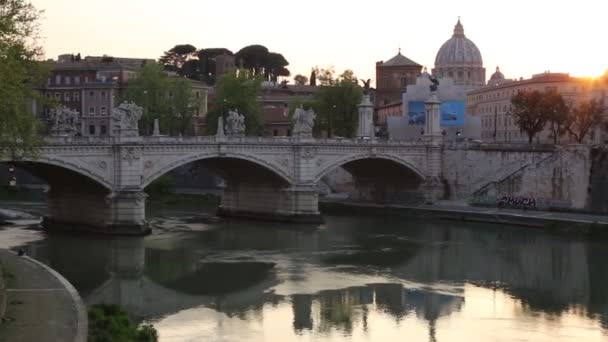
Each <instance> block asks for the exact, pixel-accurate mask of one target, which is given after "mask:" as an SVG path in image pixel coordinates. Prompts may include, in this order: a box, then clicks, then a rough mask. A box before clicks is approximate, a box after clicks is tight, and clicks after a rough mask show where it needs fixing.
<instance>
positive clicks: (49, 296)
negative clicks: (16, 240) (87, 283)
mask: <svg viewBox="0 0 608 342" xmlns="http://www.w3.org/2000/svg"><path fill="white" fill-rule="evenodd" d="M0 262H1V263H2V268H3V273H4V278H5V280H6V283H5V290H6V303H7V307H6V315H5V319H4V322H3V323H2V325H0V341H20V342H29V341H32V342H34V341H36V342H37V341H41V340H47V341H74V342H84V341H86V339H87V324H88V323H87V312H86V308H85V306H84V304H83V302H82V300H81V298H80V296H79V295H78V292H77V291H76V289H74V287H73V286H72V285H71V284H70V283H69V282H68V281H67V280H66V279H65V278H64V277H62V276H61V275H60V274H59V273H57V272H55V271H54V270H53V269H51V268H50V267H48V266H46V265H45V264H42V263H41V262H39V261H37V260H34V259H32V258H29V257H27V256H22V257H20V256H17V255H16V254H15V253H14V252H13V251H10V250H6V249H0Z"/></svg>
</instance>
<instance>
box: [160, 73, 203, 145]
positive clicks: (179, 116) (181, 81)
mask: <svg viewBox="0 0 608 342" xmlns="http://www.w3.org/2000/svg"><path fill="white" fill-rule="evenodd" d="M196 101H197V100H196V98H195V97H194V96H193V94H192V83H191V82H190V81H189V80H187V79H185V78H175V79H169V106H170V108H169V109H170V110H169V115H170V116H171V119H170V120H167V122H165V125H166V126H167V128H168V130H169V132H170V134H173V135H178V134H181V135H192V134H193V133H194V132H193V130H194V127H193V123H194V108H196V107H198V103H196Z"/></svg>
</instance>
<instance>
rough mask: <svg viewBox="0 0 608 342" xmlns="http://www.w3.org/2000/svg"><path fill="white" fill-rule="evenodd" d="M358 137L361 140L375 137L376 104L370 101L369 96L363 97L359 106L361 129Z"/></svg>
mask: <svg viewBox="0 0 608 342" xmlns="http://www.w3.org/2000/svg"><path fill="white" fill-rule="evenodd" d="M357 136H358V137H360V138H364V137H369V138H373V137H374V136H375V132H374V104H373V103H372V102H371V101H370V99H369V95H367V94H366V95H363V99H362V100H361V104H359V128H358V129H357Z"/></svg>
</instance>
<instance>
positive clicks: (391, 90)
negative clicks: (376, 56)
mask: <svg viewBox="0 0 608 342" xmlns="http://www.w3.org/2000/svg"><path fill="white" fill-rule="evenodd" d="M421 70H422V65H420V64H418V63H416V62H414V61H412V60H411V59H409V58H407V57H405V56H404V55H402V54H401V49H399V53H397V55H396V56H395V57H393V58H391V59H389V60H388V61H386V62H384V61H380V62H376V101H375V104H376V106H377V107H378V106H383V105H387V104H389V103H392V102H399V101H401V94H402V93H404V92H406V91H407V86H408V85H409V84H414V83H416V78H417V77H418V76H419V75H420V72H421Z"/></svg>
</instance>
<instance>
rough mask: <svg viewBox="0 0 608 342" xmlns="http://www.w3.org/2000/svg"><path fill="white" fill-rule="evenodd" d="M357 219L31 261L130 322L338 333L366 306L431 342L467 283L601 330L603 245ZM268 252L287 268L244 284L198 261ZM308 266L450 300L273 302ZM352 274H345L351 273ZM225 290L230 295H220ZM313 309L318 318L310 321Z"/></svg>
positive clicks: (373, 287)
mask: <svg viewBox="0 0 608 342" xmlns="http://www.w3.org/2000/svg"><path fill="white" fill-rule="evenodd" d="M369 220H371V219H367V220H366V219H363V218H362V219H361V220H357V223H355V224H354V225H353V221H352V220H342V219H340V218H336V219H334V221H333V222H331V225H332V228H331V229H326V230H322V231H308V232H306V231H302V230H288V229H285V230H275V229H262V228H260V229H258V228H257V227H255V226H248V228H247V229H246V230H245V229H233V228H230V227H222V229H216V230H212V231H207V232H199V233H196V234H185V235H182V236H179V235H176V236H171V237H168V238H158V239H154V240H143V239H136V238H135V239H118V240H106V239H100V240H92V239H79V238H72V237H67V236H55V235H51V236H49V238H48V240H47V242H46V244H45V245H42V246H40V247H38V248H33V249H32V252H33V253H34V256H36V257H38V258H40V259H42V260H47V262H49V263H50V264H51V266H52V267H54V268H55V269H57V270H58V271H59V272H60V273H62V274H64V275H65V276H66V277H67V278H68V279H69V280H70V281H71V282H73V283H74V284H75V285H76V287H77V288H79V289H80V291H81V293H82V294H83V297H84V299H85V301H86V302H87V303H90V304H92V303H98V302H111V303H118V304H121V305H124V306H126V307H127V308H128V309H129V310H130V311H131V312H133V313H136V314H137V315H139V316H141V317H150V316H166V315H169V314H172V313H175V312H177V311H180V310H183V309H187V308H193V307H198V306H204V307H207V308H211V309H214V310H216V311H218V312H222V313H225V314H227V315H229V316H239V315H240V314H241V313H243V312H245V311H254V312H255V311H258V312H260V313H261V310H262V308H263V307H264V305H266V304H268V303H277V302H283V301H289V300H290V301H291V305H292V307H293V314H294V321H293V328H294V329H295V330H296V331H302V330H307V329H308V330H310V329H321V330H322V329H330V328H335V329H339V330H341V331H344V332H348V331H350V330H352V327H353V324H355V323H356V324H359V323H360V324H363V325H365V324H366V321H367V314H368V313H367V312H366V310H368V307H370V305H371V306H373V307H375V308H376V309H379V310H381V311H383V312H385V313H386V314H388V315H391V316H392V317H394V318H395V319H396V320H399V319H401V318H402V317H405V316H407V315H412V314H415V315H416V316H417V317H419V318H420V319H424V320H426V321H427V322H428V324H429V331H430V335H431V336H433V333H432V332H433V331H434V325H435V322H436V321H437V320H439V319H441V317H446V316H449V315H451V314H452V313H454V312H458V311H460V310H461V308H462V307H463V305H466V303H465V301H464V300H465V298H463V293H462V292H458V289H459V288H460V289H461V287H460V285H462V284H463V283H474V284H478V285H481V286H485V287H488V288H496V289H499V290H501V291H505V292H507V293H509V294H511V295H512V296H514V297H515V298H516V299H519V300H520V301H521V302H522V303H523V304H524V308H525V309H527V310H530V311H540V312H548V313H553V314H558V315H559V314H561V313H563V312H565V311H567V310H569V309H571V308H573V307H578V308H584V310H581V311H580V312H585V313H586V314H588V315H590V316H592V315H597V316H598V317H599V319H600V320H601V321H602V322H603V324H604V326H607V324H606V323H608V320H607V318H606V317H608V309H607V308H608V295H607V294H606V293H605V289H606V288H608V286H607V285H608V276H607V275H606V272H605V269H603V268H604V266H603V265H601V264H599V262H598V260H603V259H605V258H606V257H607V256H608V248H606V247H605V246H602V245H598V244H590V243H586V242H583V241H566V240H563V239H560V238H553V237H548V236H546V235H542V234H539V233H537V232H529V231H521V230H511V229H506V228H505V229H501V230H488V229H482V230H474V229H459V228H446V227H445V225H441V226H439V225H433V224H431V223H425V224H424V226H423V225H422V224H420V223H415V222H413V223H408V224H400V227H399V229H400V231H396V230H395V227H391V225H390V224H388V223H387V225H385V226H382V225H378V224H375V225H374V224H371V225H370V224H369V222H368V221H369ZM376 220H377V219H376ZM346 225H348V227H346ZM340 246H343V247H340ZM244 251H249V252H251V251H254V252H251V253H249V255H250V256H251V258H250V259H246V260H245V259H240V258H239V257H238V256H239V255H243V254H244ZM272 254H274V255H277V254H280V255H281V258H282V260H283V261H284V262H285V263H287V264H286V265H279V266H280V267H279V269H278V270H276V271H272V270H266V271H264V272H261V274H263V276H261V277H259V278H255V279H253V280H252V281H251V282H244V281H243V280H242V279H238V278H235V275H234V273H235V272H232V274H229V273H226V272H222V269H221V267H220V268H209V267H207V266H208V263H207V262H204V261H209V260H215V261H217V260H222V261H223V262H232V263H236V264H238V263H239V262H243V265H244V266H243V267H242V268H241V269H239V271H238V272H236V273H241V274H251V272H252V271H251V270H252V269H254V268H255V267H261V266H254V265H256V264H255V263H251V261H256V260H259V259H262V258H263V259H265V260H266V258H267V256H268V255H272ZM386 255H388V256H390V258H388V259H390V260H388V261H390V262H388V261H387V258H386ZM361 256H364V258H362V257H361ZM202 261H203V262H202ZM308 264H312V265H316V266H320V267H321V268H324V267H332V266H333V265H336V264H341V265H355V266H357V265H359V264H363V265H370V264H372V265H373V264H377V265H378V266H379V268H378V270H379V271H381V272H382V273H384V274H386V275H387V276H389V277H390V278H394V279H397V278H401V279H407V280H409V281H412V282H415V283H417V284H448V285H449V286H448V287H450V288H451V289H454V288H455V289H456V290H455V291H452V292H451V293H450V292H449V291H447V292H445V291H444V292H442V291H435V290H423V289H420V288H418V289H412V288H410V287H409V286H407V287H404V286H403V285H402V284H398V283H396V282H395V283H389V284H368V285H365V284H361V286H348V285H347V286H343V287H340V286H336V288H337V290H323V291H320V292H317V291H316V290H315V291H312V293H299V294H291V295H290V296H287V297H285V296H281V295H276V294H274V293H273V288H274V287H275V285H277V284H278V283H280V282H282V281H289V279H293V278H306V277H307V276H309V275H308V274H307V273H306V268H305V267H302V266H303V265H308ZM206 265H207V266H206ZM83 270H87V271H86V272H83ZM258 270H259V269H254V273H255V272H257V271H258ZM353 270H354V272H357V267H355V268H354V269H353ZM286 273H287V274H286ZM230 282H232V283H233V284H232V286H227V284H228V285H230ZM209 283H211V284H213V283H215V284H216V285H217V284H219V285H217V286H215V287H214V286H211V285H209ZM454 284H455V285H456V286H455V287H454V286H452V285H454ZM222 289H223V290H222ZM313 307H315V308H316V307H318V308H319V313H320V315H319V316H318V320H319V321H317V322H314V320H315V318H314V317H313V316H314V315H312V312H313V311H314V310H313ZM357 322H358V323H357Z"/></svg>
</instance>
